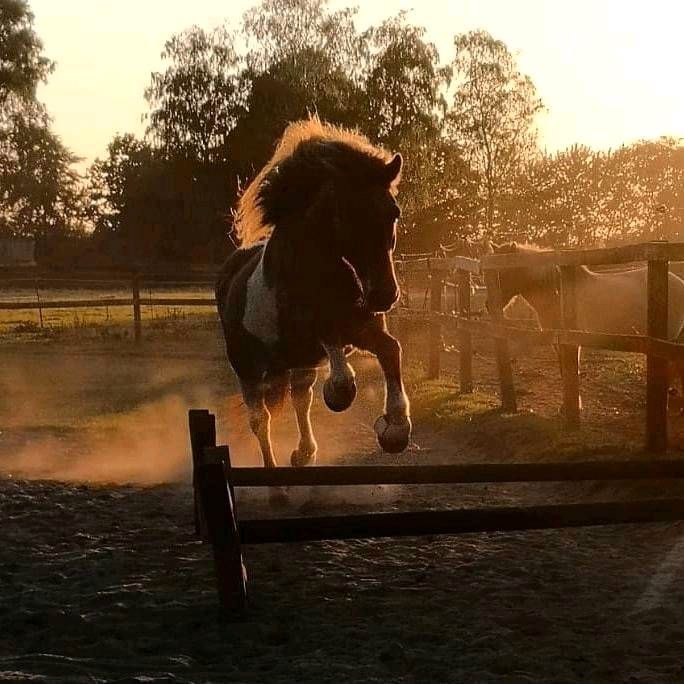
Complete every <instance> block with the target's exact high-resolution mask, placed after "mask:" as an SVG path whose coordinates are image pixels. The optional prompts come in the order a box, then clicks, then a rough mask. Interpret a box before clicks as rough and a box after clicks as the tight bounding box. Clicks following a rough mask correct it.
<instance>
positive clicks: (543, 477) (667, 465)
mask: <svg viewBox="0 0 684 684" xmlns="http://www.w3.org/2000/svg"><path fill="white" fill-rule="evenodd" d="M220 448H221V447H217V449H220ZM222 458H224V459H225V458H227V454H226V453H224V454H223V455H222ZM673 478H684V460H681V459H680V460H662V461H599V462H597V461H581V462H576V463H467V464H458V465H425V466H314V467H310V468H283V467H279V468H236V467H233V468H231V471H230V477H229V479H230V482H231V484H232V485H233V486H235V487H317V486H328V487H342V486H357V485H379V484H389V485H399V484H404V485H406V484H415V485H428V484H473V483H492V482H506V483H512V482H585V481H592V480H663V479H673Z"/></svg>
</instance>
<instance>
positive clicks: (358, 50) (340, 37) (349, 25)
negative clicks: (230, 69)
mask: <svg viewBox="0 0 684 684" xmlns="http://www.w3.org/2000/svg"><path fill="white" fill-rule="evenodd" d="M355 15H356V9H353V8H344V9H341V10H338V11H336V12H333V11H331V10H330V0H262V2H261V3H260V4H258V5H256V6H255V7H252V8H251V9H249V10H247V11H246V12H245V14H244V16H243V36H244V38H245V41H246V43H247V46H248V49H249V53H248V56H247V62H248V65H249V68H250V69H251V70H252V72H254V73H263V72H266V71H268V70H269V69H270V68H271V67H272V66H273V65H274V64H284V65H287V68H288V72H287V76H290V77H293V78H296V79H297V80H298V81H299V82H300V83H302V84H303V85H307V84H308V77H309V76H310V75H311V76H313V78H314V79H316V78H317V72H316V70H315V69H314V70H313V71H312V70H311V69H310V63H309V62H308V60H307V55H308V54H312V53H313V54H324V55H326V57H327V59H328V61H329V63H330V65H331V67H332V69H333V70H336V69H339V70H341V71H342V72H344V73H346V74H347V75H348V76H349V77H350V78H351V79H352V80H353V81H354V82H355V83H357V84H358V82H359V79H360V78H361V54H362V43H361V42H360V40H359V35H358V33H357V31H356V26H355V25H354V17H355Z"/></svg>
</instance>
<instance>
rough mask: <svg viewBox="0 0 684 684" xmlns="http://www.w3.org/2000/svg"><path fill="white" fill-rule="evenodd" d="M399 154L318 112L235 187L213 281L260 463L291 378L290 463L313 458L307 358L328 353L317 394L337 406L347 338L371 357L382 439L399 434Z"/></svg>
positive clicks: (295, 126)
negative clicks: (393, 317)
mask: <svg viewBox="0 0 684 684" xmlns="http://www.w3.org/2000/svg"><path fill="white" fill-rule="evenodd" d="M401 167H402V158H401V156H400V155H399V154H395V155H394V156H391V155H389V154H388V153H387V152H385V151H384V150H382V149H380V148H378V147H376V146H374V145H372V144H371V143H370V142H369V141H368V140H367V139H366V138H365V137H363V136H361V135H360V134H357V133H354V132H351V131H346V130H343V129H340V128H337V127H335V126H332V125H330V124H327V123H323V122H321V121H320V120H319V119H317V118H315V117H314V118H311V119H309V120H305V121H299V122H296V123H292V124H290V125H289V126H288V128H287V129H286V130H285V132H284V134H283V136H282V138H281V139H280V141H279V143H278V145H277V148H276V151H275V153H274V154H273V157H272V158H271V159H270V161H269V162H268V163H267V164H266V165H265V166H264V168H263V169H262V170H261V171H260V173H259V174H258V175H257V176H256V178H255V179H254V181H253V182H252V183H251V184H250V185H249V186H248V188H247V189H246V190H245V192H244V194H243V195H242V198H241V200H240V203H239V206H238V211H237V216H236V232H237V235H238V237H239V238H240V240H241V245H242V246H241V248H240V249H238V250H237V251H236V252H234V253H233V255H232V256H230V257H229V258H228V260H227V261H226V262H225V264H224V265H223V267H222V269H221V273H220V276H219V279H218V281H217V284H216V297H217V302H218V309H219V315H220V317H221V322H222V324H223V331H224V336H225V340H226V350H227V353H228V359H229V361H230V364H231V365H232V367H233V369H234V371H235V373H236V375H237V376H238V379H239V382H240V386H241V389H242V394H243V397H244V400H245V404H246V406H247V410H248V412H249V423H250V427H251V429H252V431H253V432H254V434H255V435H256V437H257V439H258V441H259V445H260V447H261V453H262V456H263V460H264V465H265V466H267V467H269V466H275V465H277V462H276V459H275V456H274V454H273V448H272V445H271V438H270V419H271V411H272V410H273V408H275V407H277V406H278V405H279V404H280V403H282V401H283V399H284V397H285V394H286V392H287V390H288V388H289V389H290V393H291V397H292V403H293V405H294V409H295V412H296V415H297V424H298V426H299V435H300V438H299V445H298V447H297V448H296V449H295V450H294V451H293V452H292V455H291V459H290V461H291V463H292V465H293V466H304V465H308V464H309V463H312V462H313V461H314V460H315V456H316V450H317V445H316V440H315V439H314V436H313V432H312V429H311V422H310V417H309V414H310V409H311V402H312V397H313V392H312V388H313V385H314V383H315V382H316V376H317V370H316V369H317V368H318V367H320V366H321V365H322V364H323V362H324V361H325V360H326V359H327V360H329V362H330V369H331V372H330V376H329V377H328V379H327V380H326V382H325V384H324V388H323V396H324V399H325V402H326V404H327V406H328V407H329V408H330V409H331V410H333V411H344V410H345V409H347V408H348V407H349V406H350V405H351V403H352V401H353V400H354V397H355V396H356V384H355V374H354V370H353V369H352V367H351V366H350V365H349V363H348V362H347V359H346V356H347V354H349V353H350V352H351V351H352V350H353V348H354V347H358V348H360V349H364V350H367V351H370V352H371V353H373V354H375V355H376V356H377V358H378V361H379V363H380V366H381V368H382V371H383V373H384V376H385V389H386V392H385V409H384V413H383V415H382V416H380V417H379V418H378V419H377V421H376V422H375V426H374V429H375V432H376V435H377V438H378V442H379V443H380V445H381V446H382V447H383V448H384V449H385V450H386V451H388V452H392V453H397V452H400V451H403V450H404V449H405V448H406V446H407V445H408V442H409V437H410V432H411V421H410V418H409V401H408V398H407V396H406V392H405V391H404V384H403V381H402V375H401V347H400V345H399V343H398V342H397V340H396V339H395V338H394V337H392V336H391V335H390V334H389V333H388V332H387V327H386V321H385V315H384V314H385V312H387V311H388V310H389V309H390V308H391V307H392V306H393V305H394V304H395V302H396V301H397V299H398V297H399V287H398V285H397V280H396V277H395V272H394V264H393V260H392V257H393V252H394V247H395V244H396V222H397V219H398V218H399V216H400V213H401V212H400V210H399V207H398V206H397V203H396V201H395V195H396V191H397V186H398V183H399V178H400V174H401Z"/></svg>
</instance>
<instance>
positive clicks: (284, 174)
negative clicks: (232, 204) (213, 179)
mask: <svg viewBox="0 0 684 684" xmlns="http://www.w3.org/2000/svg"><path fill="white" fill-rule="evenodd" d="M304 152H306V153H304ZM390 159H391V155H390V154H389V153H388V152H387V151H385V150H384V149H382V148H381V147H377V146H376V145H373V144H372V143H371V142H370V141H369V140H368V138H366V137H365V136H364V135H362V134H361V133H358V132H356V131H351V130H347V129H344V128H340V127H338V126H333V125H332V124H329V123H326V122H323V121H321V120H320V119H319V118H318V117H317V116H312V117H311V118H309V119H305V120H302V121H295V122H293V123H291V124H289V125H288V127H287V128H286V129H285V132H284V133H283V135H282V137H281V138H280V140H279V141H278V144H277V146H276V150H275V152H274V153H273V156H272V157H271V158H270V159H269V161H268V162H267V163H266V164H265V166H264V167H263V168H262V169H261V171H259V173H258V174H257V176H256V177H255V178H254V180H253V181H252V182H251V183H250V184H249V186H248V187H247V189H246V190H245V191H244V193H243V194H242V197H241V198H240V201H239V203H238V208H237V212H236V220H235V232H236V234H237V237H238V239H239V240H240V243H241V244H242V245H243V246H246V245H250V244H253V243H255V242H258V241H259V240H262V239H264V238H266V237H268V235H269V234H270V233H271V231H272V230H273V225H274V221H273V214H274V213H276V211H277V210H278V209H279V207H274V206H272V205H274V204H277V203H278V202H279V201H282V200H283V194H285V193H287V194H293V193H299V194H300V195H301V194H304V191H305V190H306V186H307V185H312V184H313V183H316V182H318V183H320V181H321V175H322V174H325V171H326V170H331V169H335V167H337V171H340V172H344V171H345V169H347V167H349V166H351V165H352V164H353V165H354V166H356V167H358V171H360V172H363V169H364V168H365V170H366V171H368V172H370V173H373V172H374V173H378V174H379V173H380V172H381V170H382V168H383V167H384V165H385V164H386V163H387V162H388V161H389V160H390ZM276 183H277V184H278V185H279V186H280V187H279V191H280V194H279V193H277V192H273V186H274V185H275V184H276ZM398 183H399V178H396V179H395V180H394V181H393V183H392V185H391V187H390V189H391V190H392V192H396V186H397V185H398Z"/></svg>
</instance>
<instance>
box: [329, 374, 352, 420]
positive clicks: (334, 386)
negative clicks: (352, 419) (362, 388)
mask: <svg viewBox="0 0 684 684" xmlns="http://www.w3.org/2000/svg"><path fill="white" fill-rule="evenodd" d="M355 398H356V382H355V380H354V378H350V379H349V380H348V381H347V382H340V383H337V382H333V380H332V378H328V379H327V380H326V381H325V382H324V383H323V399H324V400H325V404H326V406H327V407H328V408H329V409H330V410H331V411H335V412H337V413H339V412H340V411H346V410H347V409H348V408H349V407H350V406H351V405H352V402H353V401H354V399H355Z"/></svg>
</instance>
